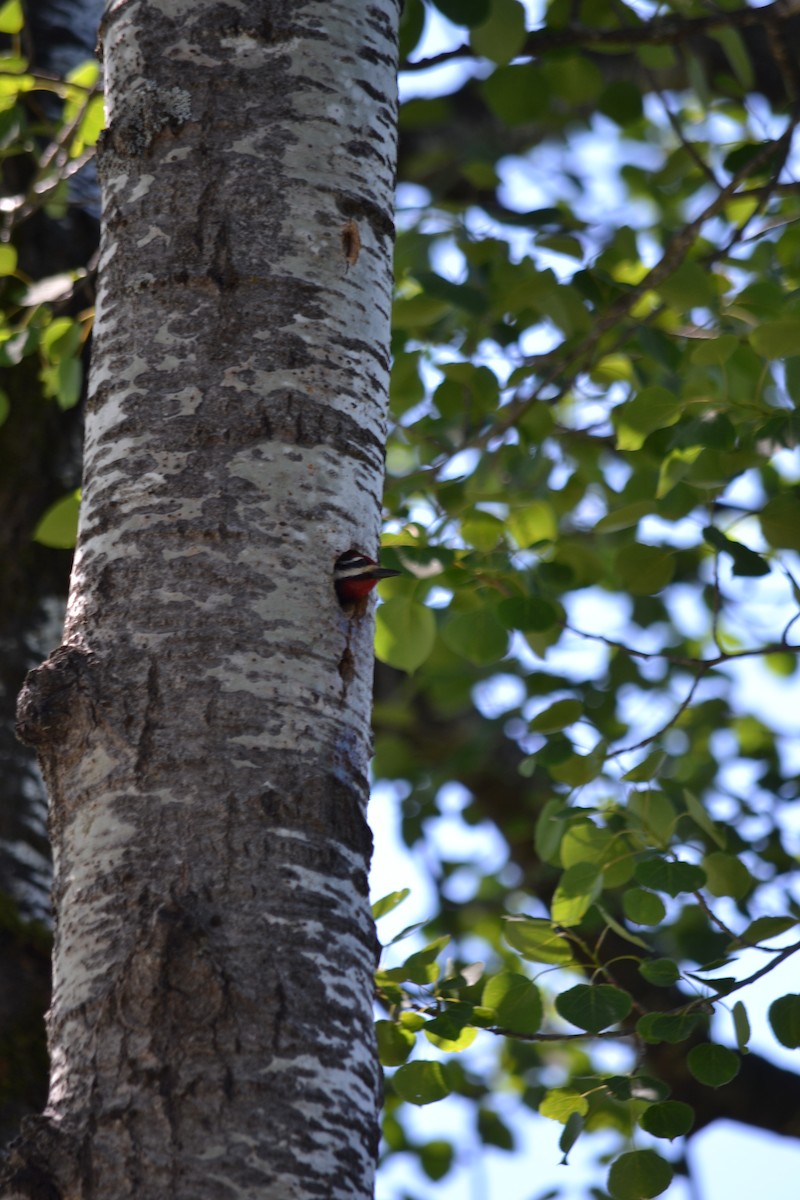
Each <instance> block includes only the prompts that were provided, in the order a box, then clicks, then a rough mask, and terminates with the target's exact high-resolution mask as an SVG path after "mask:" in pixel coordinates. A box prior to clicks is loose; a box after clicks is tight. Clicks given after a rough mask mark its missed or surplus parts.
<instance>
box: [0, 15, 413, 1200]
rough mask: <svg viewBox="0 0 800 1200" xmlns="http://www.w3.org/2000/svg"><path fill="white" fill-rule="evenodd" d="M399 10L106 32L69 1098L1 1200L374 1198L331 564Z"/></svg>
mask: <svg viewBox="0 0 800 1200" xmlns="http://www.w3.org/2000/svg"><path fill="white" fill-rule="evenodd" d="M397 9H398V6H397V3H396V0H388V2H386V3H384V4H382V5H381V4H374V3H370V4H369V5H367V4H361V3H358V4H353V3H347V4H344V3H340V4H333V5H330V4H327V3H326V4H322V3H306V4H300V5H294V6H292V7H291V10H287V9H286V8H285V6H283V5H281V4H277V3H267V2H261V3H258V4H255V5H250V6H249V8H248V12H247V16H246V17H243V16H241V15H239V14H235V13H234V12H233V10H232V9H231V8H230V7H229V6H227V5H221V4H216V3H209V4H197V5H195V4H193V5H191V6H185V5H180V4H176V3H175V2H174V0H173V2H168V0H164V2H163V3H161V4H150V5H148V6H147V7H146V8H145V7H144V6H140V5H138V4H130V3H124V2H123V3H112V4H111V5H110V6H109V9H108V11H107V14H106V18H105V28H104V29H103V30H102V41H103V44H104V51H105V66H106V74H107V90H108V119H109V128H108V132H107V134H106V135H105V141H104V144H103V146H102V152H101V154H100V160H99V166H100V174H101V181H102V185H103V195H104V232H103V244H102V250H101V283H100V291H99V297H98V316H97V323H96V334H95V348H94V354H95V358H94V367H93V378H92V385H91V398H90V405H89V415H88V419H87V432H86V460H85V481H84V500H83V507H82V517H81V532H80V538H79V546H78V551H77V554H76V560H75V566H74V571H73V580H72V588H71V596H70V602H69V613H68V618H67V624H66V631H65V637H64V645H63V646H62V647H61V648H60V649H59V650H57V651H56V652H55V653H54V654H53V655H51V657H50V659H49V660H48V661H47V662H46V663H45V664H44V665H43V666H42V667H41V668H40V669H39V670H38V671H37V672H34V673H33V674H32V676H31V677H29V681H28V685H27V687H26V690H25V693H24V694H23V697H22V700H21V705H20V731H21V734H22V736H23V737H24V738H26V739H27V740H28V741H30V742H32V743H34V744H36V746H37V748H38V750H39V754H40V759H41V762H42V765H43V768H44V772H45V775H46V778H47V781H48V784H49V788H50V793H51V800H52V822H51V824H52V837H53V843H54V852H55V861H56V884H55V894H54V905H55V910H56V914H57V931H56V949H55V961H54V999H53V1007H52V1010H51V1015H50V1047H51V1057H52V1075H51V1090H50V1105H49V1108H48V1111H47V1116H46V1118H44V1119H42V1120H40V1121H35V1122H32V1123H30V1124H29V1125H28V1128H27V1132H26V1136H25V1137H24V1138H23V1140H22V1141H21V1143H20V1144H19V1146H18V1148H17V1150H16V1152H15V1154H14V1156H13V1159H12V1176H11V1179H10V1182H9V1184H8V1185H7V1188H6V1195H13V1194H20V1195H22V1194H28V1192H29V1190H30V1186H31V1180H34V1179H36V1180H39V1181H40V1182H41V1181H42V1180H43V1179H47V1180H49V1181H50V1182H51V1183H52V1184H54V1185H55V1187H56V1188H57V1189H58V1191H59V1192H60V1193H61V1194H63V1195H69V1196H71V1197H72V1196H76V1197H77V1196H80V1197H82V1198H83V1200H87V1198H89V1197H100V1196H102V1197H103V1200H112V1198H115V1197H123V1196H134V1195H135V1196H147V1197H151V1198H152V1197H161V1196H163V1197H166V1196H170V1197H187V1198H188V1197H192V1200H197V1198H198V1197H202V1196H214V1197H215V1198H218V1197H221V1196H225V1195H234V1194H236V1195H237V1196H240V1197H246V1196H254V1197H255V1196H259V1197H264V1196H265V1195H275V1196H285V1195H289V1194H291V1195H292V1196H294V1197H306V1196H308V1197H311V1196H320V1195H325V1196H330V1197H348V1198H352V1197H359V1196H364V1197H366V1196H369V1195H371V1193H372V1176H373V1164H374V1156H375V1150H376V1141H377V1101H378V1083H377V1063H376V1058H375V1053H374V1049H373V1041H372V1032H371V1027H372V1013H371V1001H372V968H373V963H374V953H375V939H374V932H373V927H372V921H371V917H370V913H369V907H368V902H367V877H366V872H367V866H368V860H369V851H370V837H369V831H368V828H367V825H366V820H365V809H366V801H367V790H368V788H367V770H368V763H369V756H370V735H369V714H370V699H371V683H372V622H371V620H369V619H364V620H358V621H350V620H348V619H347V618H346V617H345V616H344V614H343V613H342V612H341V610H340V609H339V607H338V605H337V602H336V598H335V595H334V591H333V586H332V571H333V566H334V562H335V560H336V558H337V557H338V555H339V554H341V553H342V552H343V551H344V550H346V549H348V548H350V547H351V546H355V547H356V548H358V549H362V550H364V551H366V552H367V553H373V554H374V552H375V548H376V545H377V540H378V528H379V515H380V496H381V487H382V473H383V444H384V439H385V419H386V417H385V410H386V405H385V397H386V391H387V380H388V367H389V359H388V330H389V309H390V292H391V242H392V220H391V211H392V186H393V177H394V152H395V151H394V147H395V133H394V130H395V83H394V76H395V66H396V62H395V54H396V51H395V29H396V23H397V17H398V11H397ZM312 631H313V632H312ZM310 635H311V636H310Z"/></svg>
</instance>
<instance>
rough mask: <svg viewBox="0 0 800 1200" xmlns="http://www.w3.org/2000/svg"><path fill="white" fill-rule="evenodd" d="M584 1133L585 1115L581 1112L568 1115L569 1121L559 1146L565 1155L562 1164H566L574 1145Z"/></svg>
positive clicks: (559, 1140)
mask: <svg viewBox="0 0 800 1200" xmlns="http://www.w3.org/2000/svg"><path fill="white" fill-rule="evenodd" d="M582 1133H583V1117H582V1115H581V1114H580V1113H579V1112H572V1113H570V1114H569V1116H568V1117H567V1122H566V1124H565V1126H564V1130H563V1133H562V1134H561V1137H560V1138H559V1139H558V1148H559V1150H560V1151H561V1153H562V1154H563V1155H564V1157H563V1158H562V1159H561V1162H560V1164H559V1165H560V1166H566V1163H567V1155H568V1154H569V1152H570V1150H571V1149H572V1147H573V1146H574V1145H575V1143H576V1142H577V1140H578V1138H579V1137H580V1136H581V1134H582Z"/></svg>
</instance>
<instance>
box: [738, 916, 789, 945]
mask: <svg viewBox="0 0 800 1200" xmlns="http://www.w3.org/2000/svg"><path fill="white" fill-rule="evenodd" d="M796 924H797V919H796V918H795V917H756V919H755V921H751V922H750V924H749V925H748V926H747V928H746V929H745V931H744V933H741V934H740V935H739V937H738V938H737V942H741V943H742V944H744V945H746V946H759V945H761V943H762V942H770V941H772V939H773V938H776V937H778V936H779V935H780V934H781V933H786V932H787V930H789V929H794V927H795V925H796Z"/></svg>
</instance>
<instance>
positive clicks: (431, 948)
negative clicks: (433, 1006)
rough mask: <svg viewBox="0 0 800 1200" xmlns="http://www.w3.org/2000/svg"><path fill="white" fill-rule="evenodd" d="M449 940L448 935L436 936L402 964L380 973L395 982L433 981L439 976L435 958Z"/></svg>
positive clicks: (422, 983)
mask: <svg viewBox="0 0 800 1200" xmlns="http://www.w3.org/2000/svg"><path fill="white" fill-rule="evenodd" d="M449 941H450V938H449V936H444V937H440V938H436V940H435V941H433V942H430V943H429V944H428V945H427V946H425V947H424V948H423V949H422V950H417V951H416V952H415V953H414V954H411V955H409V957H408V958H407V959H406V961H405V962H404V963H403V964H402V966H399V967H390V968H389V969H388V970H385V971H383V972H382V974H383V975H384V977H385V978H386V979H389V980H392V981H394V982H395V983H404V982H406V981H409V982H411V983H418V984H420V985H424V984H426V983H434V982H435V981H436V980H437V979H438V978H439V965H438V963H437V962H436V959H437V958H438V956H439V954H441V952H442V950H444V948H445V946H446V945H447V943H448V942H449Z"/></svg>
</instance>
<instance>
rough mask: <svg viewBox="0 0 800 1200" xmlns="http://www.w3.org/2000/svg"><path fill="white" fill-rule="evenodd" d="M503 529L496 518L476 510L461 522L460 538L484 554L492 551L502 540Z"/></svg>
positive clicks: (502, 525)
mask: <svg viewBox="0 0 800 1200" xmlns="http://www.w3.org/2000/svg"><path fill="white" fill-rule="evenodd" d="M505 528H506V527H505V525H504V523H503V522H502V521H500V520H498V518H497V517H493V516H492V515H491V513H486V512H481V510H480V509H477V510H474V511H473V512H472V513H471V514H470V515H469V516H468V517H465V518H464V520H463V521H462V522H461V536H462V537H463V539H464V541H465V542H467V544H468V545H470V546H474V547H475V549H476V550H483V551H484V552H485V553H486V552H488V551H489V550H494V548H495V546H496V545H497V544H498V543H499V542H501V541H502V540H503V535H504V534H505Z"/></svg>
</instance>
